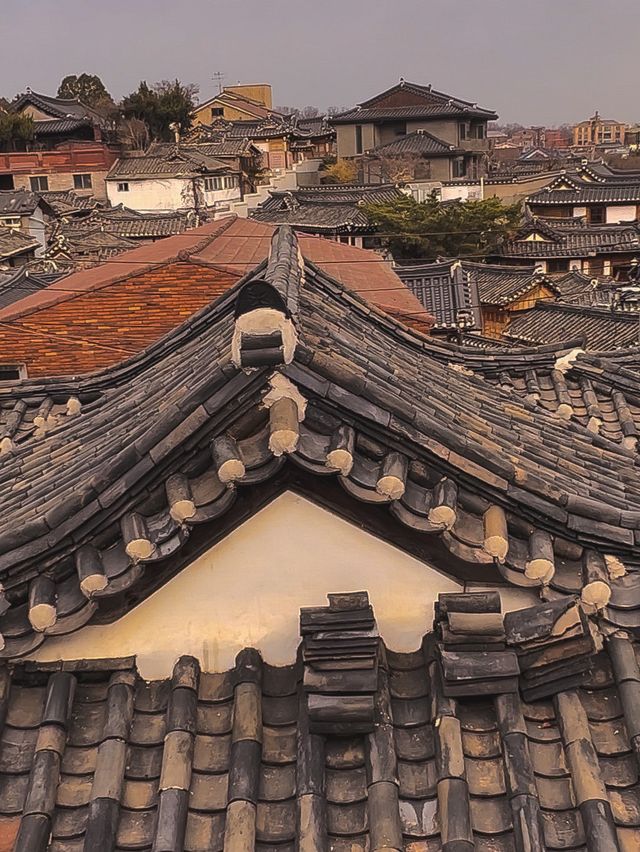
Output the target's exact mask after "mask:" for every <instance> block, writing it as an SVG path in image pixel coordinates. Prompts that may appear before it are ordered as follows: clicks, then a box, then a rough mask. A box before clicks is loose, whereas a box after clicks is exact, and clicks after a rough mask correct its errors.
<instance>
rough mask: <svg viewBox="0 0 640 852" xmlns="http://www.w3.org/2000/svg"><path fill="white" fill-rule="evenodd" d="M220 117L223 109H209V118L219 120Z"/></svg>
mask: <svg viewBox="0 0 640 852" xmlns="http://www.w3.org/2000/svg"><path fill="white" fill-rule="evenodd" d="M221 115H224V107H212V108H211V118H220V116H221Z"/></svg>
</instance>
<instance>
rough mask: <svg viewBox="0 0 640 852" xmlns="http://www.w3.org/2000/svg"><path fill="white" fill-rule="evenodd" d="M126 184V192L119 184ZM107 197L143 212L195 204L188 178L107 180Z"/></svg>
mask: <svg viewBox="0 0 640 852" xmlns="http://www.w3.org/2000/svg"><path fill="white" fill-rule="evenodd" d="M121 184H126V185H127V186H128V187H129V189H128V191H126V192H121V191H119V190H118V186H120V185H121ZM107 198H108V199H109V201H110V202H111V204H113V205H114V206H115V205H116V204H124V205H125V206H126V207H130V208H131V209H132V210H138V211H139V212H141V213H153V212H156V213H159V212H166V211H170V210H180V209H182V208H185V207H190V206H192V205H193V187H192V185H191V180H190V179H187V178H168V179H166V180H152V179H151V180H132V179H127V178H122V180H118V181H115V180H108V181H107Z"/></svg>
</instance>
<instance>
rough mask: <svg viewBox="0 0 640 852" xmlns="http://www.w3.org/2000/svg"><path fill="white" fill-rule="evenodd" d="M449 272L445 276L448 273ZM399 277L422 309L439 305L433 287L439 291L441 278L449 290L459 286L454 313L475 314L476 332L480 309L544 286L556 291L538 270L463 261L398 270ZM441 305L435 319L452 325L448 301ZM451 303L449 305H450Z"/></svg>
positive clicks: (479, 323)
mask: <svg viewBox="0 0 640 852" xmlns="http://www.w3.org/2000/svg"><path fill="white" fill-rule="evenodd" d="M447 270H448V272H447ZM397 272H398V275H399V276H400V278H401V279H402V280H403V281H404V282H405V284H406V285H407V286H408V287H409V289H410V290H411V291H412V292H413V293H415V294H416V295H417V296H418V298H419V299H420V300H421V301H422V303H423V304H424V305H425V307H428V306H429V303H430V300H431V299H434V298H436V299H437V300H438V301H441V300H442V299H443V296H440V295H439V296H436V294H435V291H434V290H433V287H434V286H435V287H436V290H437V291H438V292H439V291H440V286H439V285H440V284H441V283H444V282H443V281H442V275H443V274H445V275H446V276H447V277H448V280H449V288H451V287H452V286H454V284H458V285H461V286H462V287H463V288H464V291H465V292H466V294H467V295H466V296H464V297H463V296H462V291H461V292H460V295H459V298H461V299H462V301H460V302H458V303H457V304H458V307H457V310H458V311H459V310H463V311H467V312H469V311H470V312H474V309H476V310H475V312H474V313H475V314H476V323H475V326H476V327H477V328H481V327H482V322H481V319H480V315H479V313H477V309H478V308H479V306H480V305H508V304H510V303H511V302H514V301H516V300H518V299H520V298H522V297H523V296H524V295H526V294H527V293H529V292H530V291H531V290H533V289H534V288H537V287H539V286H540V285H544V286H546V287H548V288H549V289H550V290H553V291H555V290H556V287H555V284H554V283H553V282H552V281H551V279H550V278H548V277H547V276H546V275H544V274H543V273H542V272H541V271H540V270H537V269H533V268H532V267H530V266H504V265H503V266H499V265H491V264H485V263H472V262H470V261H466V260H449V261H446V262H438V263H427V264H420V265H406V266H402V267H398V269H397ZM452 298H453V297H450V299H449V300H447V302H446V303H445V302H443V303H442V309H444V311H445V314H446V319H445V316H444V315H443V314H442V313H441V310H440V311H438V310H436V311H434V314H435V315H436V317H439V318H441V321H442V322H443V324H444V325H455V321H454V319H453V316H452V315H450V311H451V304H452V302H451V299H452ZM450 302H451V304H450Z"/></svg>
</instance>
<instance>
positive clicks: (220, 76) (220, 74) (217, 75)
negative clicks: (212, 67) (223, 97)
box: [211, 71, 224, 92]
mask: <svg viewBox="0 0 640 852" xmlns="http://www.w3.org/2000/svg"><path fill="white" fill-rule="evenodd" d="M211 79H212V80H213V82H214V83H217V84H218V92H221V91H222V88H223V86H222V84H223V83H224V71H214V72H213V74H212V75H211Z"/></svg>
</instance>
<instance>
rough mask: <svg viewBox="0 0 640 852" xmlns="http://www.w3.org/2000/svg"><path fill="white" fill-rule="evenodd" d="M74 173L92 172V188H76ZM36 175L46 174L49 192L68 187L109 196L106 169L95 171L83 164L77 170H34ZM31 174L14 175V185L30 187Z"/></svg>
mask: <svg viewBox="0 0 640 852" xmlns="http://www.w3.org/2000/svg"><path fill="white" fill-rule="evenodd" d="M74 174H90V175H91V186H92V188H91V189H86V190H83V189H74V188H73V175H74ZM34 175H46V177H47V179H48V182H49V192H64V191H66V190H68V189H72V190H73V191H74V192H75V193H76V195H94V196H95V197H96V198H98V199H100V200H101V201H102V200H105V199H106V198H107V190H106V182H105V178H106V176H107V172H106V171H100V172H95V171H92V170H91V169H88V168H84V167H82V166H78V168H77V170H76V171H75V172H43V171H34ZM30 177H31V175H28V174H20V175H14V177H13V185H14V187H15V188H16V189H30V188H31V183H30V181H29V178H30Z"/></svg>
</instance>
